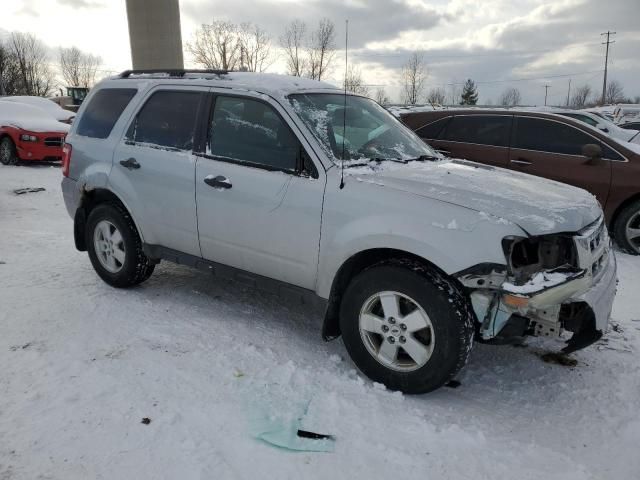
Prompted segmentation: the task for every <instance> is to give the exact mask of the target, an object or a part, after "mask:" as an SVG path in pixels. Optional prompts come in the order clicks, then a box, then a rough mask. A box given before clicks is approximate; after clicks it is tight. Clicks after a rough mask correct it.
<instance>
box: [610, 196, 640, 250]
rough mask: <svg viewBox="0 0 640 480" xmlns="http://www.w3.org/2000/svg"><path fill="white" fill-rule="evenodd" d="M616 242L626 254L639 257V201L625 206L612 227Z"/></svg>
mask: <svg viewBox="0 0 640 480" xmlns="http://www.w3.org/2000/svg"><path fill="white" fill-rule="evenodd" d="M613 234H614V236H615V239H616V242H617V243H618V245H619V246H620V248H622V249H623V250H624V251H626V252H627V253H630V254H632V255H640V200H636V201H635V202H632V203H631V204H629V205H627V206H626V207H625V208H624V209H623V210H622V211H621V212H620V214H619V215H618V218H617V219H616V222H615V224H614V226H613Z"/></svg>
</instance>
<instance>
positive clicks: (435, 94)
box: [427, 87, 447, 105]
mask: <svg viewBox="0 0 640 480" xmlns="http://www.w3.org/2000/svg"><path fill="white" fill-rule="evenodd" d="M446 99H447V92H445V90H444V88H440V87H438V88H432V89H431V90H430V91H429V95H427V102H429V103H430V104H431V105H443V104H444V102H445V101H446Z"/></svg>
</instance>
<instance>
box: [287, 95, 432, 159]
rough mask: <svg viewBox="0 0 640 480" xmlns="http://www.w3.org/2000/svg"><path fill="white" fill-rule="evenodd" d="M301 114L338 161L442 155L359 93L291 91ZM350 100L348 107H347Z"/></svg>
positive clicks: (330, 156) (331, 155) (290, 98)
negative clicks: (297, 92) (299, 92)
mask: <svg viewBox="0 0 640 480" xmlns="http://www.w3.org/2000/svg"><path fill="white" fill-rule="evenodd" d="M289 101H290V103H291V105H292V106H293V108H294V110H295V112H296V113H297V115H298V116H299V117H300V118H301V119H302V121H303V122H304V123H305V125H306V126H307V127H308V128H309V130H310V131H311V133H313V135H315V137H316V138H317V139H318V140H319V142H320V144H321V145H322V147H323V148H324V150H325V151H326V153H327V155H328V156H329V158H331V159H333V160H334V161H336V162H340V161H341V160H347V161H348V160H355V161H356V162H355V163H354V164H359V163H361V162H362V161H367V160H392V161H409V160H413V159H423V158H425V157H429V158H435V157H438V154H436V153H435V152H434V151H433V150H432V149H431V148H430V147H429V146H427V145H426V144H425V143H424V142H422V141H421V140H420V138H419V137H418V136H416V135H415V134H414V133H413V132H412V131H411V130H409V129H408V128H407V127H405V126H404V125H403V124H402V123H400V121H399V120H397V119H396V118H395V117H393V116H392V115H391V114H390V113H389V112H387V111H386V110H385V109H384V108H382V107H381V106H380V105H378V104H377V103H376V102H374V101H373V100H370V99H368V98H364V97H358V96H355V95H347V96H346V98H345V95H342V94H335V93H310V94H296V95H290V97H289ZM345 103H346V108H345Z"/></svg>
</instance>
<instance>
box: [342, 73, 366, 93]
mask: <svg viewBox="0 0 640 480" xmlns="http://www.w3.org/2000/svg"><path fill="white" fill-rule="evenodd" d="M344 87H345V88H346V89H347V90H348V91H350V92H353V93H356V94H358V95H364V96H365V97H368V96H369V93H370V90H369V87H368V86H367V85H366V84H365V83H364V79H363V78H362V71H361V70H360V69H359V68H358V67H355V66H349V69H348V70H347V74H346V75H345V77H344Z"/></svg>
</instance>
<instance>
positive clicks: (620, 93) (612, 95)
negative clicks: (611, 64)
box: [604, 80, 625, 105]
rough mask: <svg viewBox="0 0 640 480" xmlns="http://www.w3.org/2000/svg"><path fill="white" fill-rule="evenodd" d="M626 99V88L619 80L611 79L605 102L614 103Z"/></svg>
mask: <svg viewBox="0 0 640 480" xmlns="http://www.w3.org/2000/svg"><path fill="white" fill-rule="evenodd" d="M624 99H625V97H624V88H622V84H621V83H620V82H619V81H617V80H612V81H610V82H609V83H608V85H607V90H606V91H605V95H604V101H605V103H607V104H609V105H613V104H616V103H621V102H623V101H624Z"/></svg>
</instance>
